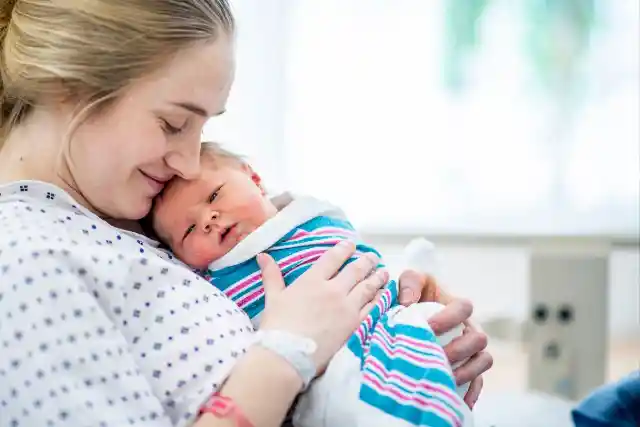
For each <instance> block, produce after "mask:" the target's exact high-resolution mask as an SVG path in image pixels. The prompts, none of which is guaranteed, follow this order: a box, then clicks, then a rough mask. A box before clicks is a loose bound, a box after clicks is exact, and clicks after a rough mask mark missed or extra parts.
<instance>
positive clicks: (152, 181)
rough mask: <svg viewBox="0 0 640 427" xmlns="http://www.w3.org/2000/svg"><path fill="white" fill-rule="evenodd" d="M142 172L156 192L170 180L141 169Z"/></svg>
mask: <svg viewBox="0 0 640 427" xmlns="http://www.w3.org/2000/svg"><path fill="white" fill-rule="evenodd" d="M140 173H141V174H142V176H144V178H145V180H146V181H147V182H148V183H149V186H150V187H151V188H152V189H153V192H154V193H155V194H158V193H160V192H161V191H162V189H163V188H164V186H165V184H166V183H167V181H168V180H162V179H158V178H155V177H152V176H150V175H148V174H146V173H144V172H142V171H140Z"/></svg>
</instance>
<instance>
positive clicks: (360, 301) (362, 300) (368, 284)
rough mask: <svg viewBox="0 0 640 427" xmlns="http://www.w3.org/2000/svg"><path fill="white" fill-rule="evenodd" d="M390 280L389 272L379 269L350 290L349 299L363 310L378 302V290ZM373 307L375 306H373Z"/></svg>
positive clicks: (358, 308) (357, 307)
mask: <svg viewBox="0 0 640 427" xmlns="http://www.w3.org/2000/svg"><path fill="white" fill-rule="evenodd" d="M388 281H389V273H388V272H387V271H386V270H378V271H376V272H375V273H373V274H372V275H370V276H369V277H367V278H366V279H364V280H363V281H361V282H360V283H358V284H357V285H356V286H355V287H354V288H353V289H352V290H351V292H349V295H348V296H347V299H348V301H349V304H352V306H353V307H355V308H356V309H357V310H360V311H361V312H362V310H363V309H364V308H365V307H367V306H368V305H370V304H374V305H375V302H376V296H377V294H378V291H379V290H380V289H381V288H382V287H383V286H384V285H385V284H386V283H387V282H388ZM371 308H373V307H371Z"/></svg>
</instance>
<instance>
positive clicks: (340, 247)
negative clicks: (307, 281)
mask: <svg viewBox="0 0 640 427" xmlns="http://www.w3.org/2000/svg"><path fill="white" fill-rule="evenodd" d="M355 251H356V245H355V244H354V243H353V242H349V241H342V242H340V243H338V244H337V245H335V246H334V247H332V248H331V249H329V250H328V251H327V252H325V253H324V254H323V255H322V256H321V257H320V258H319V259H318V261H316V262H315V263H314V264H313V266H312V267H311V268H310V269H309V271H308V273H310V274H313V275H316V277H320V278H322V279H324V280H329V279H331V278H332V277H334V276H335V275H336V273H337V272H338V271H339V270H340V268H342V266H343V265H344V263H345V262H347V261H348V260H349V258H351V256H352V255H353V254H354V253H355Z"/></svg>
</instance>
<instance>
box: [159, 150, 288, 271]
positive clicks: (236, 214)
mask: <svg viewBox="0 0 640 427" xmlns="http://www.w3.org/2000/svg"><path fill="white" fill-rule="evenodd" d="M276 213H277V209H276V207H275V206H274V205H273V204H272V203H271V201H270V200H269V199H268V198H267V197H266V195H265V192H264V190H263V188H262V186H261V184H260V177H259V176H258V175H257V174H255V173H254V172H253V171H252V170H251V168H249V167H248V166H246V165H240V164H238V163H237V162H234V161H232V160H226V159H225V160H218V161H216V162H215V164H213V163H212V162H210V161H203V164H202V172H201V174H200V177H199V178H198V179H195V180H191V181H186V180H184V179H181V178H175V179H174V180H172V181H171V182H170V183H169V184H168V185H167V187H166V188H165V190H164V192H163V193H162V194H161V195H160V196H158V198H157V199H156V203H155V207H154V210H153V213H152V215H153V224H154V228H155V231H156V233H157V234H158V236H159V237H160V238H161V239H162V240H163V241H164V242H166V243H167V244H168V245H169V246H170V247H171V250H172V251H173V253H174V254H175V255H176V256H177V257H178V258H180V259H181V260H182V261H183V262H185V263H186V264H188V265H190V266H191V267H194V268H205V267H206V266H207V265H209V264H210V263H211V262H213V261H215V260H217V259H219V258H220V257H222V256H223V255H225V254H226V253H227V252H229V251H230V250H231V249H232V248H233V247H234V246H235V245H237V244H238V242H240V241H241V240H242V239H244V238H245V237H246V236H248V235H249V234H250V233H252V232H253V231H255V230H256V229H257V228H258V227H260V226H261V225H262V224H264V223H265V222H266V221H267V220H268V219H269V218H272V217H273V216H274V215H275V214H276Z"/></svg>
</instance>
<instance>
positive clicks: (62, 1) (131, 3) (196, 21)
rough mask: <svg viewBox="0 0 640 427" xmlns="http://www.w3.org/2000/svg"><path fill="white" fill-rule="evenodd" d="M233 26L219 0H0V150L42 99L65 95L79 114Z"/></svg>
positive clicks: (103, 103) (225, 4)
mask: <svg viewBox="0 0 640 427" xmlns="http://www.w3.org/2000/svg"><path fill="white" fill-rule="evenodd" d="M234 26H235V24H234V20H233V16H232V14H231V10H230V7H229V4H228V1H227V0H83V1H72V0H0V149H1V148H2V144H3V141H4V140H5V139H6V137H7V135H8V134H9V132H10V131H11V129H12V128H13V127H14V126H15V125H16V124H17V123H19V122H20V121H21V120H22V119H23V118H24V117H25V116H26V115H28V114H29V113H30V111H31V110H32V108H33V107H34V106H35V105H37V104H38V103H40V102H42V101H43V100H46V101H48V102H52V101H53V102H58V101H68V100H73V101H74V102H77V103H78V107H80V109H81V110H83V111H82V114H80V113H78V116H83V117H85V118H86V117H87V116H88V115H89V113H91V112H96V111H97V110H98V109H99V108H103V107H106V106H107V104H109V103H110V102H111V101H113V100H114V99H115V98H117V96H118V95H119V94H120V93H121V92H122V90H123V89H124V88H126V87H127V86H128V85H129V84H130V83H131V82H133V81H135V80H136V79H139V78H141V77H143V76H144V75H146V74H147V73H149V72H151V71H152V70H153V69H154V68H157V67H158V66H161V65H162V64H163V63H164V62H166V61H167V60H169V59H170V57H171V56H172V55H173V54H175V53H176V52H178V51H179V50H180V49H182V48H184V47H187V46H188V45H190V44H193V43H196V42H199V41H203V42H204V41H210V40H215V39H216V38H217V37H218V36H219V35H220V34H222V33H228V34H230V33H232V32H233V30H234Z"/></svg>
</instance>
